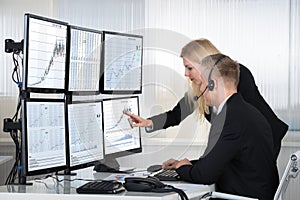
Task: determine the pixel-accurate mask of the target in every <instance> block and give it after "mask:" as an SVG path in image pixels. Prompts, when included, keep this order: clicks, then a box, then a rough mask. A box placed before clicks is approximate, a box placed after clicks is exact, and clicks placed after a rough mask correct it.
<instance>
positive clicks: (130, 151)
mask: <svg viewBox="0 0 300 200" xmlns="http://www.w3.org/2000/svg"><path fill="white" fill-rule="evenodd" d="M132 98H136V99H137V104H138V113H137V115H140V103H139V96H126V97H117V98H107V99H103V107H102V117H103V122H102V125H103V128H102V129H103V143H104V158H105V159H115V158H119V157H124V156H128V155H132V154H136V153H141V152H142V150H143V145H142V136H141V128H140V127H135V128H138V130H139V143H140V147H138V148H134V149H128V150H123V151H119V152H114V153H109V154H107V153H106V149H105V133H104V117H105V116H104V102H105V101H113V100H122V99H132ZM128 123H129V122H128Z"/></svg>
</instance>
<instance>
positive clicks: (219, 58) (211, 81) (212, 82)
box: [207, 54, 226, 91]
mask: <svg viewBox="0 0 300 200" xmlns="http://www.w3.org/2000/svg"><path fill="white" fill-rule="evenodd" d="M225 57H226V56H225V55H223V54H222V55H220V56H219V57H218V59H217V61H216V62H215V64H214V65H213V66H212V68H211V70H210V72H209V75H208V79H207V82H208V83H207V89H208V90H209V91H213V89H214V87H215V82H214V80H212V79H211V75H212V72H213V70H214V68H215V66H216V65H217V64H218V63H219V62H220V61H221V60H222V59H223V58H225Z"/></svg>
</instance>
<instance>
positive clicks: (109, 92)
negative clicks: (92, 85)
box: [100, 31, 144, 95]
mask: <svg viewBox="0 0 300 200" xmlns="http://www.w3.org/2000/svg"><path fill="white" fill-rule="evenodd" d="M106 35H115V36H126V37H133V38H140V39H142V44H141V45H142V49H141V67H140V68H141V69H140V70H141V75H140V80H141V82H140V87H139V89H138V90H117V89H116V90H108V89H105V88H104V82H105V77H104V75H105V73H104V71H105V37H106ZM102 38H103V41H102V60H101V70H100V71H101V77H100V92H101V93H102V94H124V95H126V94H141V93H142V85H143V49H144V37H143V36H142V35H136V34H129V33H120V32H113V31H103V37H102Z"/></svg>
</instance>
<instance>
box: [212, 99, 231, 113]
mask: <svg viewBox="0 0 300 200" xmlns="http://www.w3.org/2000/svg"><path fill="white" fill-rule="evenodd" d="M232 95H233V94H231V95H229V96H228V97H226V99H224V100H223V101H222V103H221V104H220V105H219V107H218V108H216V107H215V106H214V108H213V109H214V110H216V111H217V112H216V113H217V115H218V114H219V113H220V112H221V110H222V109H223V107H224V105H225V103H226V101H227V100H228V99H229V98H230V97H231V96H232Z"/></svg>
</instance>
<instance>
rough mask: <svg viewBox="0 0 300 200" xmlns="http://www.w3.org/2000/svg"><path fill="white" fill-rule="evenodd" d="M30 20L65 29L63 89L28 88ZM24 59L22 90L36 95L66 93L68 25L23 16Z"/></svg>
mask: <svg viewBox="0 0 300 200" xmlns="http://www.w3.org/2000/svg"><path fill="white" fill-rule="evenodd" d="M30 19H37V20H41V21H46V22H51V23H56V24H59V25H62V26H65V27H66V35H65V37H66V57H65V68H64V70H65V80H64V87H63V88H39V87H30V86H28V76H27V75H28V55H29V54H28V53H29V49H28V48H29V29H30V27H29V21H30ZM23 50H24V58H23V66H24V67H23V80H22V81H23V83H22V90H24V91H27V92H36V93H64V92H65V91H66V77H67V73H66V72H67V51H68V23H67V22H63V21H60V20H56V19H51V18H47V17H42V16H39V15H34V14H30V13H26V14H25V15H24V46H23Z"/></svg>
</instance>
